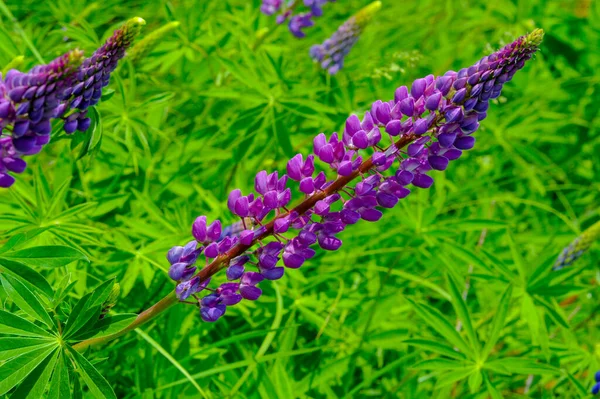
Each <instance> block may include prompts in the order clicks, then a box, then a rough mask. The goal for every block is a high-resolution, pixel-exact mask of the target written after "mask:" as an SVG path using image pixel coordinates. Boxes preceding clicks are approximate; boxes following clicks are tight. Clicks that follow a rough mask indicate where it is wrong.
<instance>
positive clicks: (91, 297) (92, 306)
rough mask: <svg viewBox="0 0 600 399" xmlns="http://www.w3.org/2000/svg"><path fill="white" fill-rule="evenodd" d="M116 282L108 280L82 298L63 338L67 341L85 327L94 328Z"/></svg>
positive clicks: (69, 320) (72, 313)
mask: <svg viewBox="0 0 600 399" xmlns="http://www.w3.org/2000/svg"><path fill="white" fill-rule="evenodd" d="M113 285H114V280H108V281H106V282H104V283H102V284H100V285H99V286H98V287H97V288H96V289H95V290H94V291H93V292H91V293H89V294H87V295H85V296H84V297H83V298H81V299H80V300H79V301H78V302H77V304H76V305H75V307H74V308H73V310H72V311H71V314H70V315H69V318H68V319H67V323H66V327H65V330H64V331H63V336H64V337H65V339H67V338H72V337H73V335H74V334H75V333H77V332H78V331H80V330H82V329H83V331H85V329H84V327H92V326H93V325H94V324H95V323H96V320H97V318H98V316H99V315H100V311H101V307H102V303H104V301H105V300H106V299H107V298H108V296H109V295H110V292H111V290H112V287H113Z"/></svg>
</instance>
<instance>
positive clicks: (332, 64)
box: [310, 1, 381, 75]
mask: <svg viewBox="0 0 600 399" xmlns="http://www.w3.org/2000/svg"><path fill="white" fill-rule="evenodd" d="M380 8H381V2H380V1H375V2H373V3H371V4H370V5H368V6H367V7H365V8H363V9H362V10H360V11H359V12H358V13H357V14H356V15H354V16H352V17H350V19H348V20H347V21H346V22H344V23H343V24H342V25H341V26H340V27H339V28H338V30H337V31H335V33H334V34H333V35H332V36H331V37H330V38H329V39H327V40H325V41H324V42H323V44H318V45H314V46H312V47H311V49H310V57H311V58H312V59H313V60H314V61H315V62H318V63H319V65H320V66H321V68H323V69H325V70H327V72H329V73H330V74H331V75H334V74H336V73H337V72H338V71H339V70H340V69H342V68H343V66H344V58H345V57H346V56H347V55H348V53H350V50H352V47H354V44H355V43H356V42H357V41H358V38H359V37H360V35H361V33H362V31H363V30H364V28H365V27H366V25H367V24H368V23H369V22H370V20H371V19H372V18H373V15H374V14H375V13H376V12H377V11H378V10H379V9H380Z"/></svg>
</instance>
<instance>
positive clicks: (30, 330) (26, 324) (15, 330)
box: [0, 310, 52, 338]
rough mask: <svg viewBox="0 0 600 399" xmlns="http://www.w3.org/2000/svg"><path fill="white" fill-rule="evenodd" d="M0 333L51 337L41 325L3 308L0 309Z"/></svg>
mask: <svg viewBox="0 0 600 399" xmlns="http://www.w3.org/2000/svg"><path fill="white" fill-rule="evenodd" d="M0 334H7V335H19V336H22V337H41V338H48V337H52V334H50V333H49V332H48V331H46V330H44V329H42V328H41V327H38V326H36V325H35V324H33V323H32V322H30V321H27V320H25V319H24V318H22V317H19V316H16V315H14V314H12V313H9V312H7V311H4V310H0Z"/></svg>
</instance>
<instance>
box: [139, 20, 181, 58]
mask: <svg viewBox="0 0 600 399" xmlns="http://www.w3.org/2000/svg"><path fill="white" fill-rule="evenodd" d="M179 25H180V23H179V21H173V22H169V23H168V24H166V25H164V26H161V27H160V28H158V29H156V30H155V31H153V32H152V33H150V34H149V35H148V36H146V37H144V38H143V39H142V40H140V41H138V42H137V43H136V44H135V46H133V47H132V49H131V51H130V52H129V59H130V60H131V62H133V63H134V64H137V63H138V62H139V61H140V60H142V59H143V58H145V57H146V56H147V55H148V54H149V53H150V52H151V51H152V50H153V49H154V48H155V47H156V46H157V45H158V44H159V43H160V42H161V41H162V40H163V39H164V38H165V37H166V36H167V35H168V34H169V33H171V32H172V31H174V30H175V29H177V28H178V27H179Z"/></svg>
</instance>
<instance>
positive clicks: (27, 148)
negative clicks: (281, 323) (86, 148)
mask: <svg viewBox="0 0 600 399" xmlns="http://www.w3.org/2000/svg"><path fill="white" fill-rule="evenodd" d="M144 23H145V22H144V20H143V19H141V18H133V19H131V20H129V21H128V22H127V23H126V24H125V25H124V26H123V27H122V28H121V29H119V30H117V31H116V32H115V34H114V35H113V36H112V37H111V38H109V39H108V40H107V42H106V43H105V44H104V45H103V46H102V47H101V48H100V49H99V50H98V51H96V52H95V53H94V55H92V57H91V58H88V59H85V60H83V52H81V51H80V50H77V49H76V50H72V51H70V52H68V53H66V54H64V55H62V56H60V57H58V58H56V59H55V60H53V61H51V62H49V63H48V64H46V65H38V66H35V67H33V68H32V69H31V70H30V71H29V72H20V71H18V70H16V69H12V70H10V71H8V73H7V74H6V76H5V77H4V78H3V79H0V187H4V188H6V187H10V186H11V185H12V184H13V183H14V182H15V178H14V177H13V176H12V175H11V174H9V173H16V174H19V173H22V172H23V171H24V170H25V168H26V167H27V163H26V162H25V161H24V160H23V157H24V156H26V155H34V154H37V153H39V152H40V151H41V150H42V148H43V147H44V146H45V145H46V144H48V143H49V142H50V135H51V132H52V124H51V121H52V120H53V119H57V118H62V119H63V121H64V122H63V123H64V130H65V132H66V133H68V134H70V133H73V132H75V131H76V130H79V131H86V130H87V129H88V128H89V127H90V125H91V120H90V118H88V117H87V108H88V107H89V106H91V105H95V104H96V103H97V102H98V101H99V100H100V97H101V95H102V88H103V87H104V86H106V85H107V84H108V80H109V77H110V73H111V72H112V71H113V70H114V69H115V68H116V66H117V62H118V60H119V59H121V58H122V57H123V55H124V52H125V49H126V48H127V47H128V46H129V45H131V43H132V40H133V39H134V37H135V36H136V35H137V33H138V32H139V30H140V29H141V26H142V25H143V24H144ZM0 78H1V76H0Z"/></svg>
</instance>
